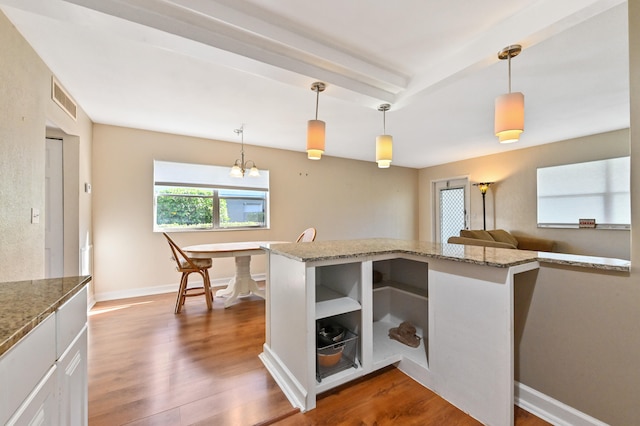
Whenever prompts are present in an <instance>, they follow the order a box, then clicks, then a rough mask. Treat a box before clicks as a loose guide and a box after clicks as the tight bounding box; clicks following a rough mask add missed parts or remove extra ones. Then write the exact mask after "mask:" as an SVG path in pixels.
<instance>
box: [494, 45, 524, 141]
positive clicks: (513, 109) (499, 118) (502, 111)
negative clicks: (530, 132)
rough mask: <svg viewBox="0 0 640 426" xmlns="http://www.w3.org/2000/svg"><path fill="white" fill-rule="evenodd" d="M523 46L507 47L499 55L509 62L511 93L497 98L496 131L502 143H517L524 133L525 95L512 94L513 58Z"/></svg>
mask: <svg viewBox="0 0 640 426" xmlns="http://www.w3.org/2000/svg"><path fill="white" fill-rule="evenodd" d="M521 51H522V46H520V45H519V44H514V45H512V46H507V47H505V48H504V49H502V50H501V51H500V52H499V53H498V58H499V59H501V60H503V59H507V60H508V62H509V93H507V94H504V95H500V96H498V97H497V98H496V104H495V122H494V130H495V134H496V136H497V137H498V141H499V142H500V143H511V142H517V141H518V140H519V139H520V134H521V133H522V132H523V131H524V95H523V94H522V93H520V92H514V93H511V58H513V57H515V56H518V54H520V52H521Z"/></svg>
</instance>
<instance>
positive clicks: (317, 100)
mask: <svg viewBox="0 0 640 426" xmlns="http://www.w3.org/2000/svg"><path fill="white" fill-rule="evenodd" d="M307 93H308V92H307ZM319 102H320V87H318V86H316V120H317V119H318V103H319Z"/></svg>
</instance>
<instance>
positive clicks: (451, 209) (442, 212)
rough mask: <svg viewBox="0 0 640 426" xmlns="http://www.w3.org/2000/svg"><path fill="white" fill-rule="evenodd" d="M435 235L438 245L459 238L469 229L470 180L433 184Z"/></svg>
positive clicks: (459, 179)
mask: <svg viewBox="0 0 640 426" xmlns="http://www.w3.org/2000/svg"><path fill="white" fill-rule="evenodd" d="M433 196H434V200H433V206H434V212H433V213H434V214H433V217H434V228H435V229H434V233H433V235H434V236H435V240H436V242H438V243H446V242H447V240H448V239H449V237H452V236H458V235H459V234H460V230H461V229H466V228H467V223H468V217H467V212H468V211H469V180H468V179H467V178H458V179H450V180H441V181H437V182H434V183H433Z"/></svg>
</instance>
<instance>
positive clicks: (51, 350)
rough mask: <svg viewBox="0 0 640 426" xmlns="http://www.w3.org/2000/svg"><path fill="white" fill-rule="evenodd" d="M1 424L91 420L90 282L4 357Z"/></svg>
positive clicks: (82, 422)
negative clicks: (88, 304) (88, 376)
mask: <svg viewBox="0 0 640 426" xmlns="http://www.w3.org/2000/svg"><path fill="white" fill-rule="evenodd" d="M0 383H2V385H1V386H0V424H5V423H6V424H10V425H74V426H75V425H86V424H87V414H88V413H87V394H88V392H87V291H86V287H84V288H83V289H82V290H80V291H79V292H78V293H76V294H75V295H74V296H73V297H72V298H71V299H69V300H68V301H67V302H66V303H65V304H63V305H62V306H60V308H59V309H58V310H57V311H56V312H55V313H53V314H50V315H49V316H48V317H47V318H46V319H45V320H44V321H42V322H41V323H40V324H38V325H37V326H36V327H35V328H34V329H33V330H31V331H30V332H29V333H28V334H27V335H26V336H25V337H23V338H22V339H21V340H20V341H18V342H17V343H16V344H15V345H14V346H13V347H12V348H11V349H9V350H8V351H7V352H6V353H4V354H3V355H2V357H0Z"/></svg>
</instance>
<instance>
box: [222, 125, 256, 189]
mask: <svg viewBox="0 0 640 426" xmlns="http://www.w3.org/2000/svg"><path fill="white" fill-rule="evenodd" d="M234 132H235V133H236V135H240V138H241V139H240V141H241V145H240V146H241V148H240V159H238V160H236V162H235V163H234V164H233V166H232V167H231V171H230V172H229V176H231V177H235V178H242V177H244V174H245V172H246V170H247V169H249V176H251V177H258V176H260V171H259V170H258V168H257V167H256V163H255V162H254V161H252V160H247V161H244V124H243V125H242V126H240V128H239V129H235V130H234ZM250 164H251V168H249V165H250Z"/></svg>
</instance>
